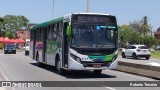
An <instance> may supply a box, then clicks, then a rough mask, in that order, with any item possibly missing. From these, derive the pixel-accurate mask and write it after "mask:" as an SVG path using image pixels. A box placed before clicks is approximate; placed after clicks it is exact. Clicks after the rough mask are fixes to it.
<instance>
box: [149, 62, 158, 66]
mask: <svg viewBox="0 0 160 90" xmlns="http://www.w3.org/2000/svg"><path fill="white" fill-rule="evenodd" d="M147 64H148V65H151V66H157V67H160V63H156V62H150V63H147Z"/></svg>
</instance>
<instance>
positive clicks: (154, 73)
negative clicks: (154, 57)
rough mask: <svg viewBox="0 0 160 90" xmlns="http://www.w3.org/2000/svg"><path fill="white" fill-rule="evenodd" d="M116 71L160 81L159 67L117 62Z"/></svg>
mask: <svg viewBox="0 0 160 90" xmlns="http://www.w3.org/2000/svg"><path fill="white" fill-rule="evenodd" d="M116 70H118V71H123V72H127V73H132V74H137V75H142V76H147V77H152V78H157V79H160V67H157V66H149V65H142V64H136V63H129V62H123V61H118V67H117V69H116Z"/></svg>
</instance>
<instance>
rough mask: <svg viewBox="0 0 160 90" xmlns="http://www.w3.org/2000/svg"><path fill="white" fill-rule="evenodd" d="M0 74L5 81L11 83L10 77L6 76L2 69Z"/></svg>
mask: <svg viewBox="0 0 160 90" xmlns="http://www.w3.org/2000/svg"><path fill="white" fill-rule="evenodd" d="M0 72H1V74H2V76H3V78H4V80H5V81H9V79H8V77H7V76H6V75H5V73H4V72H3V70H2V69H1V68H0Z"/></svg>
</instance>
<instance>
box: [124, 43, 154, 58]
mask: <svg viewBox="0 0 160 90" xmlns="http://www.w3.org/2000/svg"><path fill="white" fill-rule="evenodd" d="M150 56H151V53H150V50H149V49H148V47H147V46H145V45H130V46H129V47H128V48H127V49H125V50H123V51H122V58H126V57H133V59H137V57H145V58H146V59H147V60H148V59H149V58H150Z"/></svg>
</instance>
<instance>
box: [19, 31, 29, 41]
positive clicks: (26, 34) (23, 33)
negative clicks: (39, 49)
mask: <svg viewBox="0 0 160 90" xmlns="http://www.w3.org/2000/svg"><path fill="white" fill-rule="evenodd" d="M16 34H17V38H22V39H24V40H25V39H26V38H29V36H30V34H29V31H28V30H26V29H25V30H24V29H21V30H18V31H16Z"/></svg>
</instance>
